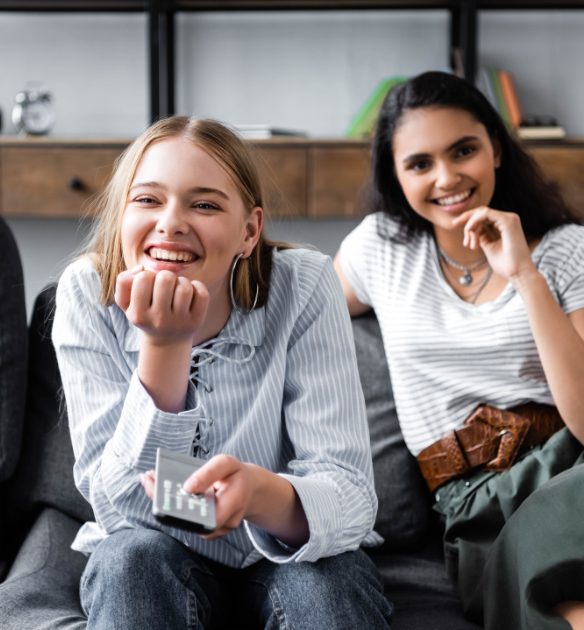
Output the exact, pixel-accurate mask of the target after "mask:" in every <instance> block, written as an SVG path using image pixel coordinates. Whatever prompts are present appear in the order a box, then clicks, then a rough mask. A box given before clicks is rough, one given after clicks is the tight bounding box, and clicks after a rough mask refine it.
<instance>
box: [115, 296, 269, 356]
mask: <svg viewBox="0 0 584 630" xmlns="http://www.w3.org/2000/svg"><path fill="white" fill-rule="evenodd" d="M116 308H118V309H119V312H120V314H121V315H122V317H123V318H124V319H125V320H126V323H127V325H126V326H125V327H124V328H125V336H124V339H123V340H122V345H123V347H124V350H125V351H126V352H139V351H140V338H141V336H142V331H141V330H140V329H139V328H137V327H136V326H134V325H133V324H131V323H130V322H129V321H128V319H127V318H126V315H125V314H124V312H123V311H122V310H121V309H120V308H119V307H118V306H117V305H116ZM265 336H266V307H265V306H262V308H257V309H255V310H253V311H252V312H251V313H250V314H249V315H242V314H241V313H239V312H238V311H236V310H235V309H232V311H231V315H229V319H228V320H227V323H226V324H225V326H224V327H223V330H222V331H221V332H220V333H219V335H217V338H218V339H221V338H223V337H229V338H233V339H237V340H238V341H239V342H240V343H242V344H248V345H251V346H256V347H257V346H261V345H262V343H263V342H264V338H265ZM233 343H237V342H236V341H234V342H233Z"/></svg>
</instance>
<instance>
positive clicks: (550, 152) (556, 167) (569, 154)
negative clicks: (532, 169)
mask: <svg viewBox="0 0 584 630" xmlns="http://www.w3.org/2000/svg"><path fill="white" fill-rule="evenodd" d="M529 152H530V153H531V154H532V155H533V157H534V158H535V160H536V161H537V163H538V164H539V166H540V167H541V169H542V171H543V173H544V175H545V176H546V178H547V179H549V180H550V181H552V182H554V183H555V184H556V185H557V187H558V189H559V191H560V192H561V193H562V195H563V197H564V199H565V200H566V203H567V204H568V205H569V206H570V207H571V208H573V209H574V210H575V211H576V212H577V213H578V214H579V215H580V216H581V217H583V218H584V142H566V143H565V144H562V145H556V146H554V145H535V146H530V147H529Z"/></svg>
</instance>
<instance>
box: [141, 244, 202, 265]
mask: <svg viewBox="0 0 584 630" xmlns="http://www.w3.org/2000/svg"><path fill="white" fill-rule="evenodd" d="M148 255H149V256H150V257H151V258H154V259H155V260H168V261H170V262H192V261H193V260H195V258H196V256H195V255H194V254H191V253H190V252H175V251H169V250H167V249H159V248H157V247H151V248H150V250H149V251H148Z"/></svg>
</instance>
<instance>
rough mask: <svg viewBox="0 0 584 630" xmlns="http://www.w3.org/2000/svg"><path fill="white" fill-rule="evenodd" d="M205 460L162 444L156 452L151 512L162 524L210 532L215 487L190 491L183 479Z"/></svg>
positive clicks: (213, 519) (212, 523) (212, 526)
mask: <svg viewBox="0 0 584 630" xmlns="http://www.w3.org/2000/svg"><path fill="white" fill-rule="evenodd" d="M204 464H206V462H205V461H204V460H202V459H199V458H198V457H189V456H188V455H183V454H181V453H174V452H173V451H169V450H167V449H164V448H159V449H158V450H157V452H156V481H155V484H154V500H153V502H152V512H153V514H154V517H155V518H156V519H157V520H158V521H159V522H161V523H162V524H163V525H170V526H172V527H178V528H180V529H186V530H188V531H191V532H195V533H197V534H209V533H211V532H212V531H213V530H214V529H215V526H216V522H215V491H214V490H213V488H212V487H211V488H209V490H207V491H206V492H205V493H204V494H190V493H188V492H186V490H183V483H184V482H185V481H186V480H187V479H188V478H189V477H190V476H191V475H192V474H193V473H194V472H195V471H196V470H197V469H199V468H201V466H203V465H204Z"/></svg>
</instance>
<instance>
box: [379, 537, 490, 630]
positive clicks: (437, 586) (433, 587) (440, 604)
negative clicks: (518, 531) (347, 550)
mask: <svg viewBox="0 0 584 630" xmlns="http://www.w3.org/2000/svg"><path fill="white" fill-rule="evenodd" d="M373 561H374V562H375V564H376V566H377V568H378V569H379V572H380V573H381V577H382V578H383V583H384V587H385V590H384V594H385V596H386V597H387V599H389V601H391V602H393V604H394V605H395V616H394V618H393V621H392V623H391V630H427V629H428V628H432V630H480V626H477V625H476V624H475V623H473V622H472V621H469V620H468V619H465V617H464V614H463V612H462V605H461V603H460V600H459V598H458V597H457V595H456V593H455V591H454V588H453V586H452V583H451V582H450V580H449V579H448V576H447V575H446V569H445V566H444V557H443V554H442V544H441V541H440V540H439V539H438V537H435V539H433V540H432V542H431V543H430V544H429V545H427V546H426V547H425V548H424V550H423V551H419V552H417V553H409V554H407V555H403V554H388V555H376V556H374V558H373Z"/></svg>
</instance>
